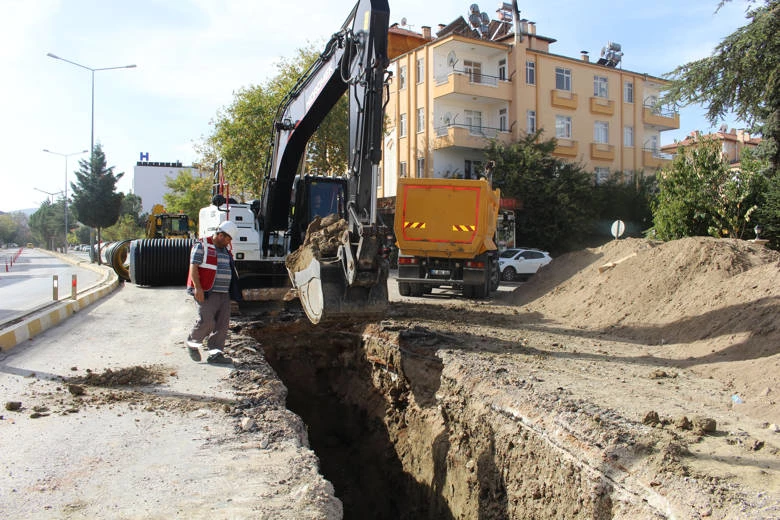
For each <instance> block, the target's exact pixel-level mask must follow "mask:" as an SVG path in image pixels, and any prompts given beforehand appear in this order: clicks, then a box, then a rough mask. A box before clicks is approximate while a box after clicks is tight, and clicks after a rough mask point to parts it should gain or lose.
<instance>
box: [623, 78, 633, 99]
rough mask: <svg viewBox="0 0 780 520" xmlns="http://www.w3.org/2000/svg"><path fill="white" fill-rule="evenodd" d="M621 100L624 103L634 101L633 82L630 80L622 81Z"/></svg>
mask: <svg viewBox="0 0 780 520" xmlns="http://www.w3.org/2000/svg"><path fill="white" fill-rule="evenodd" d="M623 101H624V102H626V103H633V102H634V84H633V83H632V82H630V81H626V82H625V83H623Z"/></svg>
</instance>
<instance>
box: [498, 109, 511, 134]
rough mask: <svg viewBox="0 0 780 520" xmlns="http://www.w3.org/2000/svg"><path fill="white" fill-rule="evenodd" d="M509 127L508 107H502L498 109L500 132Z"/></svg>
mask: <svg viewBox="0 0 780 520" xmlns="http://www.w3.org/2000/svg"><path fill="white" fill-rule="evenodd" d="M508 128H509V119H508V118H507V113H506V108H501V109H499V111H498V130H499V132H506V131H507V129H508Z"/></svg>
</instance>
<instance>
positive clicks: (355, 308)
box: [290, 258, 387, 325]
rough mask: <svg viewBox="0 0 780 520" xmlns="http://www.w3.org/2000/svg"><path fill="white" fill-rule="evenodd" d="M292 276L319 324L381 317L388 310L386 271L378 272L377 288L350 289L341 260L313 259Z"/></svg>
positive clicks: (309, 314)
mask: <svg viewBox="0 0 780 520" xmlns="http://www.w3.org/2000/svg"><path fill="white" fill-rule="evenodd" d="M380 271H381V270H380ZM290 277H291V279H292V282H293V286H294V287H295V289H296V290H297V293H298V298H299V299H300V301H301V306H302V307H303V310H304V312H306V316H307V317H308V318H309V321H311V322H312V323H314V324H315V325H316V324H317V323H320V322H321V321H329V320H336V319H338V320H365V319H375V318H381V317H382V316H383V315H384V312H385V311H386V310H387V271H386V270H384V272H383V273H382V272H377V273H376V278H377V279H376V283H375V284H374V285H370V286H352V287H350V286H349V285H348V284H347V279H346V276H345V273H344V268H343V264H342V260H341V259H340V258H329V259H321V260H318V259H316V258H312V259H311V262H310V263H309V265H308V267H306V268H305V269H303V270H301V271H297V272H292V271H290Z"/></svg>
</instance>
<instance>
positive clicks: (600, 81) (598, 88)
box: [593, 76, 609, 98]
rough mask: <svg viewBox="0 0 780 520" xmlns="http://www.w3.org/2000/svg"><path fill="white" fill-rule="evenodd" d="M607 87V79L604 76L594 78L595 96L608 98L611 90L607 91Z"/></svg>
mask: <svg viewBox="0 0 780 520" xmlns="http://www.w3.org/2000/svg"><path fill="white" fill-rule="evenodd" d="M607 85H608V83H607V78H605V77H604V76H593V96H594V97H600V98H608V97H609V90H608V89H607Z"/></svg>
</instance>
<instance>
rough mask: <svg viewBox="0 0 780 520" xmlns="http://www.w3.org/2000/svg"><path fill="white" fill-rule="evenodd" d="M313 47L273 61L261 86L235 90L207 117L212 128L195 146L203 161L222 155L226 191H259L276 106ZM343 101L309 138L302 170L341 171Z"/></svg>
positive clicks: (252, 194)
mask: <svg viewBox="0 0 780 520" xmlns="http://www.w3.org/2000/svg"><path fill="white" fill-rule="evenodd" d="M319 55H320V51H319V50H318V49H315V48H314V46H313V45H312V46H309V47H308V48H305V49H298V51H297V54H296V56H295V57H294V58H292V59H282V60H281V61H280V62H279V63H278V64H277V70H278V73H277V75H276V76H274V77H273V78H272V79H270V80H269V81H267V82H265V83H264V84H262V85H256V86H250V87H247V88H243V89H241V90H239V91H238V92H237V93H236V94H235V95H234V100H233V103H232V104H231V105H230V106H228V107H226V108H225V109H222V110H220V111H219V112H218V113H217V116H216V119H215V120H214V121H212V125H213V126H214V131H213V133H212V134H211V135H210V136H208V137H206V138H205V139H204V140H203V142H202V143H200V144H199V145H198V147H197V150H198V153H199V154H200V155H201V160H200V162H201V163H202V164H214V163H215V162H216V161H217V160H218V159H222V160H223V161H224V164H225V176H226V178H227V179H228V180H229V181H230V182H231V184H232V186H233V187H232V188H231V193H234V194H236V196H240V195H243V197H242V198H244V199H248V198H256V197H257V196H259V195H260V193H261V192H262V183H263V180H264V176H265V169H266V167H267V165H268V163H269V158H270V154H271V150H272V145H273V123H274V118H275V117H276V116H277V109H278V108H279V105H280V104H281V103H282V101H283V99H284V98H285V96H286V95H287V94H288V93H289V92H290V91H291V90H292V89H293V87H294V86H295V85H296V83H297V81H298V79H299V78H300V77H301V76H302V75H303V73H304V72H305V71H306V70H307V69H308V68H309V67H310V66H311V64H313V63H314V62H315V60H316V59H317V58H318V57H319ZM348 117H349V112H348V102H347V100H346V97H344V99H342V100H340V101H339V102H338V103H337V104H336V106H335V107H334V108H333V110H331V112H330V113H329V114H328V115H327V116H326V118H325V120H324V121H323V122H322V124H321V125H320V128H319V130H318V131H317V132H315V134H314V135H313V136H312V138H311V139H310V141H309V149H308V152H307V156H306V165H305V166H306V169H307V170H308V171H311V172H314V173H319V174H333V173H338V174H340V173H343V172H345V171H346V169H347V160H348V154H347V152H348V149H349V148H348V146H349V145H348V142H349V136H348V134H347V130H348Z"/></svg>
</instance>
